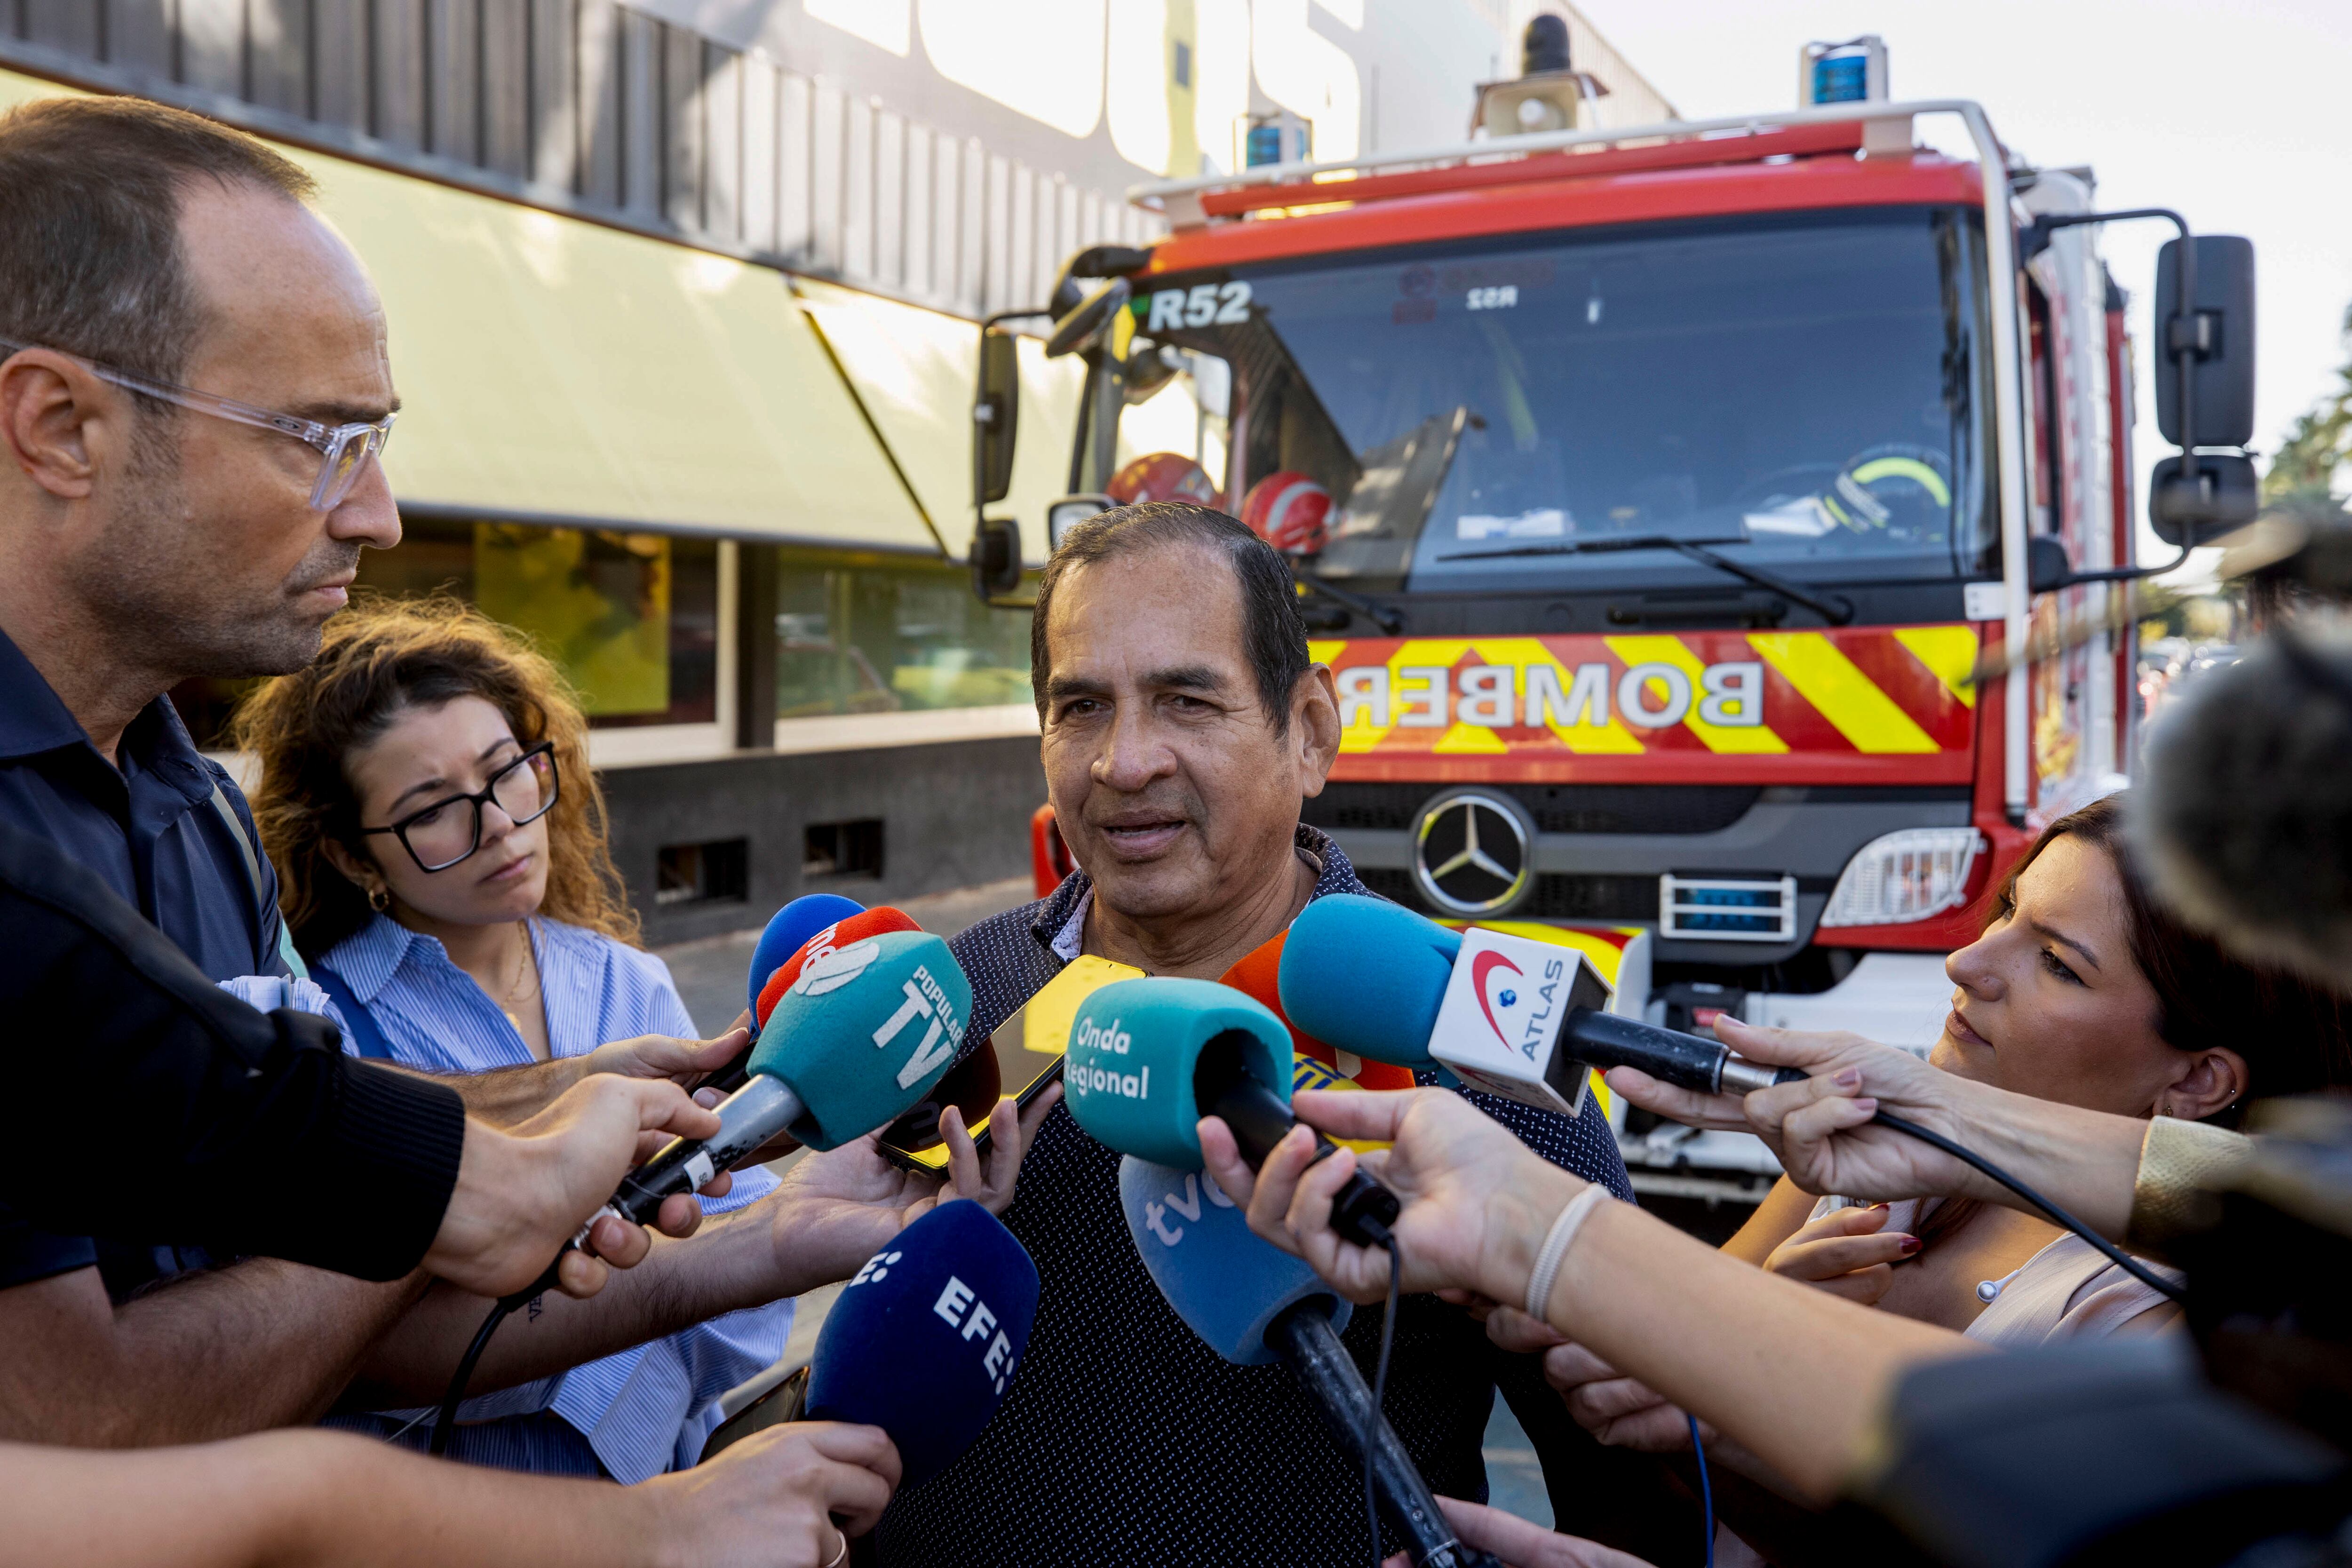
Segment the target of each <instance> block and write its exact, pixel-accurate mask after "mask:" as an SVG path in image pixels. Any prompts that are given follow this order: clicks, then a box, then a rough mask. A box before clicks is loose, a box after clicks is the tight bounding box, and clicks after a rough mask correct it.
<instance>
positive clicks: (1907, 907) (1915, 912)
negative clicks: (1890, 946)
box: [1822, 827, 1984, 926]
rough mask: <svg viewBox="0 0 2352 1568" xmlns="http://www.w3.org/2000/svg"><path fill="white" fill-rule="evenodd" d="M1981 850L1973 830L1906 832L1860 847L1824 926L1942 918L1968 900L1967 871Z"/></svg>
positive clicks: (1911, 829) (1839, 883)
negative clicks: (1932, 916) (1943, 914)
mask: <svg viewBox="0 0 2352 1568" xmlns="http://www.w3.org/2000/svg"><path fill="white" fill-rule="evenodd" d="M1983 847H1984V837H1983V835H1981V834H1979V832H1978V831H1977V830H1976V829H1975V828H1973V827H1906V828H1905V829H1903V830H1902V831H1901V832H1900V833H1889V834H1887V835H1885V837H1879V838H1874V839H1872V840H1871V841H1870V842H1869V843H1867V844H1865V845H1864V846H1863V847H1862V849H1861V850H1860V852H1858V853H1857V854H1856V855H1855V856H1854V858H1853V859H1851V860H1849V861H1847V862H1846V863H1845V869H1844V871H1843V872H1842V873H1840V874H1839V877H1838V879H1837V887H1836V888H1835V889H1833V890H1832V892H1831V893H1830V901H1829V907H1828V908H1827V909H1825V910H1822V924H1823V925H1825V926H1891V925H1903V924H1906V923H1907V922H1909V921H1924V920H1926V919H1927V918H1928V917H1929V916H1931V915H1939V914H1942V913H1943V912H1944V911H1945V910H1948V909H1951V908H1953V907H1954V906H1956V905H1958V903H1960V902H1961V901H1962V900H1965V899H1966V898H1967V897H1968V891H1969V868H1970V867H1972V866H1974V865H1975V864H1976V858H1977V854H1978V852H1979V850H1981V849H1982V848H1983Z"/></svg>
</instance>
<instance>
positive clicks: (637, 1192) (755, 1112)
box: [576, 1072, 808, 1243]
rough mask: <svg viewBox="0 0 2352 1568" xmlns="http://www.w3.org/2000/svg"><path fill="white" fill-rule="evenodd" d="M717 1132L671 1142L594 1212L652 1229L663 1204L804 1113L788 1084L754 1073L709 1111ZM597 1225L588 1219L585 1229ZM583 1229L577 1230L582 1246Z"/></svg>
mask: <svg viewBox="0 0 2352 1568" xmlns="http://www.w3.org/2000/svg"><path fill="white" fill-rule="evenodd" d="M712 1109H713V1110H716V1111H717V1112H718V1113H719V1131H716V1132H714V1133H712V1134H711V1135H710V1136H709V1137H708V1138H673V1139H671V1140H670V1141H669V1142H668V1143H667V1144H666V1145H664V1146H663V1148H662V1150H661V1152H659V1153H657V1154H656V1155H655V1156H654V1157H653V1158H652V1159H650V1160H648V1161H646V1163H644V1164H642V1165H640V1166H638V1167H637V1168H636V1169H635V1170H634V1171H632V1172H630V1173H628V1174H627V1175H626V1176H624V1177H623V1178H622V1179H621V1186H620V1190H619V1191H618V1192H615V1193H614V1194H613V1201H612V1202H611V1203H609V1204H606V1205H604V1207H603V1208H602V1209H599V1210H598V1211H597V1214H599V1215H602V1214H614V1215H620V1217H621V1218H623V1219H625V1220H627V1221H628V1222H629V1223H630V1224H632V1225H651V1224H653V1222H654V1216H655V1215H656V1214H657V1213H659V1212H660V1209H661V1205H662V1200H663V1199H665V1198H669V1197H674V1196H676V1195H677V1194H679V1193H698V1192H700V1191H701V1190H702V1189H703V1188H705V1187H707V1186H709V1184H710V1182H711V1178H713V1177H714V1176H716V1175H718V1174H719V1172H721V1171H723V1170H725V1169H727V1168H728V1167H729V1166H730V1165H732V1164H733V1163H735V1162H736V1161H738V1160H740V1159H741V1158H742V1157H743V1156H744V1155H746V1154H749V1153H750V1152H752V1151H753V1150H754V1149H757V1148H759V1147H760V1146H761V1144H763V1143H765V1142H768V1141H769V1140H770V1139H772V1138H773V1137H775V1135H776V1134H777V1133H779V1132H782V1131H784V1130H785V1129H786V1128H787V1127H790V1126H791V1125H792V1124H793V1122H795V1121H799V1120H800V1119H801V1118H802V1117H803V1116H805V1115H806V1114H807V1113H808V1107H807V1106H806V1105H804V1104H803V1103H802V1101H801V1097H800V1096H799V1095H798V1094H797V1093H795V1092H794V1091H793V1088H792V1086H791V1085H790V1084H788V1083H786V1082H784V1080H783V1079H780V1078H771V1077H770V1076H768V1075H767V1074H766V1073H763V1072H762V1073H753V1074H752V1075H751V1080H750V1081H749V1082H747V1083H745V1084H744V1086H743V1087H742V1088H741V1089H737V1090H736V1091H735V1092H734V1093H733V1094H730V1095H729V1096H728V1097H727V1098H726V1099H725V1100H720V1101H719V1103H718V1104H717V1105H716V1106H714V1107H713V1108H712ZM595 1223H596V1215H590V1216H589V1219H588V1225H593V1224H595ZM587 1234H588V1226H581V1227H580V1236H579V1237H578V1238H576V1240H577V1241H579V1242H581V1243H584V1241H585V1238H586V1237H587Z"/></svg>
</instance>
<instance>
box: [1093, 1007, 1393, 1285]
mask: <svg viewBox="0 0 2352 1568" xmlns="http://www.w3.org/2000/svg"><path fill="white" fill-rule="evenodd" d="M1290 1047H1291V1042H1290V1030H1289V1029H1288V1028H1287V1027H1286V1026H1285V1025H1284V1024H1283V1022H1282V1020H1280V1019H1279V1018H1276V1016H1274V1015H1273V1014H1272V1013H1271V1012H1269V1011H1267V1010H1266V1009H1265V1007H1264V1006H1262V1005H1259V1004H1258V1003H1256V1002H1254V1001H1252V1000H1251V999H1250V998H1249V997H1247V996H1244V995H1243V994H1241V993H1240V992H1238V991H1235V990H1234V989H1233V988H1232V987H1231V986H1228V985H1219V984H1215V983H1214V982H1213V981H1207V980H1172V979H1161V978H1157V977H1151V978H1145V979H1139V980H1122V981H1119V982H1118V983H1117V984H1112V985H1106V986H1104V987H1103V988H1102V989H1101V990H1099V991H1097V992H1095V993H1094V994H1092V995H1090V996H1088V997H1087V999H1086V1001H1085V1002H1084V1003H1082V1004H1080V1005H1079V1007H1078V1012H1077V1016H1076V1018H1075V1019H1073V1020H1072V1022H1071V1025H1070V1047H1069V1051H1068V1054H1067V1056H1066V1058H1065V1064H1064V1068H1063V1074H1062V1079H1063V1092H1064V1094H1065V1095H1066V1100H1065V1103H1066V1104H1067V1105H1068V1106H1069V1108H1070V1114H1071V1115H1072V1116H1075V1117H1076V1118H1077V1121H1078V1125H1079V1126H1080V1127H1083V1128H1085V1129H1086V1131H1087V1133H1088V1134H1089V1135H1091V1136H1092V1137H1094V1138H1095V1139H1096V1140H1097V1142H1103V1143H1107V1144H1108V1145H1109V1146H1110V1147H1112V1148H1114V1149H1116V1150H1118V1152H1120V1153H1122V1154H1132V1155H1135V1156H1136V1157H1137V1158H1139V1159H1144V1160H1150V1161H1152V1162H1153V1163H1158V1164H1163V1165H1178V1166H1182V1167H1184V1168H1186V1169H1188V1170H1194V1171H1197V1170H1199V1169H1200V1168H1201V1163H1202V1154H1201V1135H1200V1131H1199V1124H1200V1121H1201V1118H1202V1117H1203V1116H1217V1117H1222V1118H1223V1119H1224V1122H1225V1125H1226V1126H1228V1127H1230V1128H1231V1129H1232V1130H1233V1134H1234V1143H1235V1144H1236V1145H1237V1146H1238V1147H1239V1149H1240V1150H1241V1155H1242V1158H1243V1159H1244V1160H1246V1161H1248V1162H1249V1163H1250V1164H1251V1165H1252V1166H1253V1167H1255V1166H1258V1165H1263V1164H1264V1163H1265V1157H1266V1156H1267V1155H1268V1154H1270V1153H1272V1152H1274V1146H1275V1145H1276V1143H1279V1142H1282V1139H1283V1136H1284V1134H1286V1133H1287V1132H1288V1131H1290V1130H1291V1129H1292V1128H1293V1127H1295V1126H1297V1124H1298V1122H1297V1118H1296V1117H1294V1116H1292V1115H1291V1114H1290V1087H1291V1075H1290ZM1315 1145H1316V1146H1315V1158H1316V1159H1317V1160H1318V1161H1319V1160H1323V1159H1325V1158H1328V1156H1329V1155H1331V1154H1334V1153H1336V1152H1338V1145H1336V1144H1334V1143H1333V1142H1331V1141H1330V1140H1329V1139H1328V1138H1325V1137H1323V1136H1322V1135H1321V1134H1319V1133H1318V1134H1317V1136H1316V1141H1315ZM1397 1207H1398V1205H1397V1197H1396V1194H1394V1193H1392V1192H1391V1191H1389V1190H1388V1188H1386V1187H1384V1186H1382V1185H1381V1184H1379V1183H1378V1182H1376V1181H1374V1180H1373V1179H1372V1178H1371V1177H1370V1176H1369V1175H1367V1174H1365V1173H1363V1172H1361V1171H1358V1172H1356V1173H1354V1174H1353V1175H1351V1176H1349V1178H1348V1184H1347V1185H1345V1186H1344V1187H1341V1188H1340V1189H1339V1193H1338V1194H1337V1195H1336V1196H1334V1197H1333V1199H1332V1201H1331V1225H1332V1227H1333V1228H1334V1229H1336V1230H1337V1231H1339V1234H1340V1235H1342V1236H1344V1237H1347V1238H1348V1239H1349V1240H1350V1241H1354V1242H1358V1243H1360V1244H1361V1245H1362V1246H1365V1247H1386V1246H1388V1245H1389V1241H1390V1237H1389V1226H1391V1224H1392V1223H1394V1221H1395V1219H1396V1216H1397Z"/></svg>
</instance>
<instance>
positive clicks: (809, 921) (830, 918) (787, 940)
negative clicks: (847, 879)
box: [743, 893, 866, 1013]
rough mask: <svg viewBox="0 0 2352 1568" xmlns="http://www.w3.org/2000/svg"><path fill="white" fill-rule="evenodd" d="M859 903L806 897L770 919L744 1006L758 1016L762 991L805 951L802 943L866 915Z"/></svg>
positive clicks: (755, 954) (815, 895) (754, 957)
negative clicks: (790, 960) (778, 970)
mask: <svg viewBox="0 0 2352 1568" xmlns="http://www.w3.org/2000/svg"><path fill="white" fill-rule="evenodd" d="M865 910H866V906H865V905H864V904H861V903H859V902H858V901H857V900H856V899H845V898H843V897H842V896H841V895H840V894H838V893H804V894H803V895H802V896H801V897H799V898H797V899H794V900H793V901H792V902H791V903H789V904H786V905H785V906H784V907H783V908H782V909H781V910H777V911H776V912H775V913H774V914H772V915H771V916H769V917H768V929H767V930H765V931H761V933H760V945H759V946H757V947H755V948H753V949H752V950H751V973H750V975H749V976H748V978H747V982H746V984H745V987H744V998H743V1005H745V1006H746V1007H749V1008H751V1010H752V1011H753V1012H755V1013H756V1012H758V1011H759V1007H760V991H761V987H763V986H765V985H766V984H768V976H769V975H771V974H773V973H775V972H776V966H777V965H778V964H780V963H783V961H784V960H786V959H788V958H790V957H791V956H792V955H793V954H794V953H795V952H799V951H800V950H801V943H803V942H806V941H808V939H809V938H810V937H812V936H814V935H815V934H816V933H817V932H819V931H823V930H824V928H825V927H827V926H829V925H832V924H833V923H834V922H835V921H845V920H847V919H848V918H849V917H850V916H852V915H855V914H862V913H864V912H865Z"/></svg>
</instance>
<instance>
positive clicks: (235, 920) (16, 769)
mask: <svg viewBox="0 0 2352 1568" xmlns="http://www.w3.org/2000/svg"><path fill="white" fill-rule="evenodd" d="M117 752H118V754H119V755H120V757H121V766H120V767H118V766H116V765H115V764H114V763H109V762H108V761H107V760H106V758H105V757H104V756H103V755H101V754H100V752H99V750H98V748H97V747H96V746H93V745H91V744H90V743H89V735H88V734H87V733H85V732H84V731H83V730H82V727H81V724H80V722H79V721H77V720H76V719H75V718H74V716H73V714H72V713H71V712H69V711H68V710H67V708H66V705H65V704H64V703H63V702H62V701H60V700H58V694H57V693H56V692H55V691H54V690H52V689H50V687H49V683H48V682H47V680H45V679H42V677H41V672H40V671H39V670H37V669H36V668H33V665H32V662H31V661H30V660H29V659H27V658H26V657H25V656H24V654H23V653H22V652H20V651H19V650H18V648H17V647H16V643H15V642H13V641H11V640H10V639H9V637H8V636H7V635H6V634H5V632H0V821H5V822H7V823H8V824H10V825H11V826H16V827H19V828H22V829H23V830H25V831H26V832H27V833H31V834H34V835H36V836H37V837H41V838H45V839H47V840H48V841H49V842H50V843H51V844H54V845H56V846H57V847H58V848H59V849H61V850H63V851H64V852H65V854H66V855H67V856H68V858H70V859H72V860H73V861H74V863H75V864H77V865H79V866H80V867H81V868H84V869H85V870H87V871H88V872H89V876H90V878H91V879H92V880H93V881H94V882H96V883H98V884H99V885H100V886H102V887H104V888H105V889H107V890H109V891H110V892H111V893H113V894H114V895H115V896H116V897H117V898H120V899H121V900H122V901H123V902H125V903H127V904H129V905H131V908H133V909H135V910H138V911H139V912H140V913H141V914H142V915H144V916H146V917H147V919H148V920H149V921H152V922H153V923H154V924H155V925H157V926H158V927H160V928H162V930H163V933H164V934H165V935H166V936H168V937H170V938H171V939H172V941H173V942H175V943H177V944H178V946H179V948H180V951H181V952H184V953H186V954H187V955H188V957H189V958H190V959H191V960H193V961H194V963H195V965H196V967H197V968H198V969H200V970H202V971H203V972H204V973H205V974H206V975H208V976H210V977H211V978H212V979H214V980H226V979H229V978H231V977H232V976H235V975H239V974H278V973H284V972H285V966H284V964H283V963H281V962H280V961H279V959H278V923H279V922H278V879H277V875H276V873H275V872H273V871H272V870H271V869H270V868H269V862H268V858H266V857H260V856H258V855H257V856H256V858H255V860H254V861H253V862H252V863H251V864H250V865H249V864H248V861H247V853H248V844H249V846H250V847H252V848H253V849H255V850H257V848H258V847H259V844H260V835H259V834H258V833H257V831H256V830H255V828H254V826H253V816H252V813H251V811H250V810H249V809H248V808H247V805H246V803H245V796H244V795H242V794H241V793H240V792H239V791H238V789H237V787H236V783H235V782H234V781H233V780H231V779H230V777H229V776H228V773H226V771H225V770H224V769H222V768H220V767H218V766H217V765H215V764H214V763H210V762H207V761H206V760H205V757H204V756H203V754H202V753H200V752H198V751H197V750H196V748H195V743H194V742H193V741H191V740H190V739H189V738H188V731H187V726H186V725H184V724H183V723H182V722H181V721H180V715H179V712H178V711H177V710H175V709H173V706H172V703H171V700H170V699H168V698H162V697H159V698H157V699H156V700H154V701H153V702H152V703H150V704H149V705H148V706H147V708H146V709H145V710H143V711H142V712H141V713H140V715H139V717H138V718H137V719H135V720H134V721H131V725H130V727H129V728H128V729H126V730H125V731H123V734H122V741H121V745H120V746H118V747H117ZM215 790H218V791H219V792H220V793H221V794H222V795H224V796H225V797H226V801H227V804H228V805H229V807H230V809H231V810H232V811H233V812H234V813H235V814H236V818H237V821H238V823H239V825H240V826H243V828H244V829H245V831H246V833H247V835H249V836H250V838H249V839H248V843H247V844H240V843H239V842H238V841H237V838H236V835H235V834H234V833H232V832H231V830H230V828H229V825H228V822H227V821H226V819H225V818H223V816H221V814H220V811H219V808H218V807H217V806H215V805H214V803H213V794H214V792H215ZM256 875H258V878H259V880H260V890H259V892H258V893H257V890H256V887H255V879H256ZM104 1087H105V1086H104V1085H102V1084H92V1085H91V1086H90V1088H91V1089H92V1091H93V1092H102V1091H103V1089H104ZM104 1261H105V1263H106V1272H107V1284H108V1287H109V1289H112V1290H114V1291H116V1292H117V1293H118V1294H120V1293H121V1292H123V1291H126V1290H129V1289H133V1288H135V1287H136V1286H138V1285H140V1284H142V1283H144V1282H145V1281H146V1280H147V1279H152V1278H154V1277H156V1276H157V1275H159V1274H166V1273H170V1272H173V1270H174V1268H176V1267H180V1266H193V1265H194V1263H196V1262H197V1261H198V1259H197V1258H194V1257H185V1258H182V1257H178V1256H176V1255H175V1253H174V1251H173V1249H172V1248H160V1249H146V1248H141V1249H136V1250H135V1251H133V1250H120V1249H112V1248H110V1249H108V1251H107V1253H106V1256H105V1258H104ZM98 1262H100V1247H99V1244H98V1243H96V1242H94V1241H93V1240H91V1239H90V1238H89V1237H68V1236H54V1235H51V1234H49V1233H47V1232H46V1231H40V1230H37V1229H35V1228H33V1227H32V1226H29V1225H27V1224H26V1223H25V1221H24V1220H23V1219H21V1218H20V1217H19V1216H18V1215H16V1214H15V1213H14V1212H13V1211H11V1210H10V1209H8V1208H7V1207H6V1206H5V1205H0V1289H5V1287H7V1286H10V1285H21V1284H25V1283H26V1282H28V1281H31V1280H35V1279H47V1277H49V1276H50V1275H53V1274H63V1273H66V1272H68V1270H71V1269H75V1268H88V1267H89V1266H90V1265H92V1264H95V1263H98Z"/></svg>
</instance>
